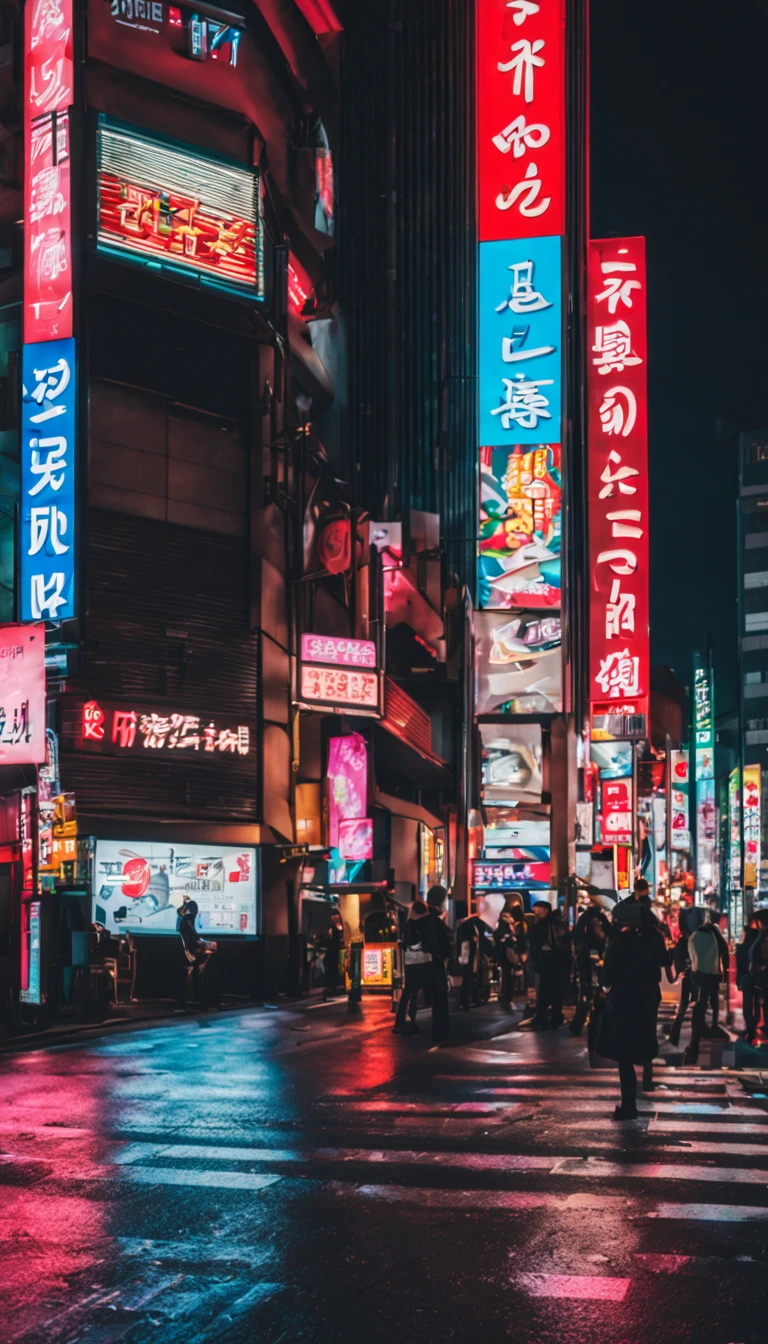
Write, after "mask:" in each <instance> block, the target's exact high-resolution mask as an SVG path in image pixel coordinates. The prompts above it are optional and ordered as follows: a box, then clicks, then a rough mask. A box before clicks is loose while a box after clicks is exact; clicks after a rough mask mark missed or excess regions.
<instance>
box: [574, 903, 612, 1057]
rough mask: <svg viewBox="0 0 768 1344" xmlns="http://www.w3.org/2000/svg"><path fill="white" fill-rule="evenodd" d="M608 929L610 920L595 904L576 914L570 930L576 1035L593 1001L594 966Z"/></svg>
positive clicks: (601, 955)
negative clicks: (572, 945) (573, 968)
mask: <svg viewBox="0 0 768 1344" xmlns="http://www.w3.org/2000/svg"><path fill="white" fill-rule="evenodd" d="M610 933H611V921H610V920H609V918H608V916H607V915H606V914H604V913H603V911H602V910H601V909H600V907H599V906H598V905H590V907H589V909H587V910H585V911H584V912H583V914H581V915H579V918H578V919H577V921H576V927H575V929H574V931H573V944H574V959H575V962H576V976H577V981H578V993H579V998H578V1003H577V1005H576V1012H575V1013H574V1016H573V1021H572V1022H571V1027H570V1031H571V1035H572V1036H580V1035H581V1032H582V1029H583V1027H584V1023H585V1022H586V1021H587V1018H588V1017H589V1016H590V1015H591V1012H592V1008H593V1003H594V985H593V980H594V968H595V965H597V966H599V967H601V966H602V964H603V960H604V958H605V949H606V947H607V945H608V938H609V936H610Z"/></svg>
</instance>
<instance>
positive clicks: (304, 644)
mask: <svg viewBox="0 0 768 1344" xmlns="http://www.w3.org/2000/svg"><path fill="white" fill-rule="evenodd" d="M301 656H302V658H303V660H304V662H305V663H341V664H343V665H344V666H345V667H375V666H376V645H375V644H374V642H373V640H372V639H338V638H336V637H335V636H334V635H302V637H301Z"/></svg>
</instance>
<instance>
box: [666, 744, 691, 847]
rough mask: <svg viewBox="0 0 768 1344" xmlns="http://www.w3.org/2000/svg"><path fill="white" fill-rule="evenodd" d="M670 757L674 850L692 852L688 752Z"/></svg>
mask: <svg viewBox="0 0 768 1344" xmlns="http://www.w3.org/2000/svg"><path fill="white" fill-rule="evenodd" d="M669 755H670V769H671V771H672V781H671V783H672V848H673V849H676V850H682V851H686V852H690V848H691V831H690V823H689V812H688V788H689V780H688V752H687V750H686V751H671V752H670V754H669Z"/></svg>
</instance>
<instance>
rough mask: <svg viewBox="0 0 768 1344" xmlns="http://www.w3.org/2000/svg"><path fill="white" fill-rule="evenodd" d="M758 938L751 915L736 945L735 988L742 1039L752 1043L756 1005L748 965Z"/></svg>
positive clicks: (756, 926) (756, 927) (754, 985)
mask: <svg viewBox="0 0 768 1344" xmlns="http://www.w3.org/2000/svg"><path fill="white" fill-rule="evenodd" d="M759 937H760V925H759V923H758V921H757V917H756V916H755V915H752V918H751V919H750V921H749V923H748V924H745V925H744V928H743V929H742V932H741V942H739V943H737V944H736V986H737V988H738V989H740V990H741V1011H742V1014H743V1017H744V1031H743V1033H742V1034H743V1037H744V1039H745V1040H746V1041H753V1040H754V1039H755V1037H756V1035H757V1019H758V1003H757V985H756V984H755V977H754V975H753V974H752V967H751V965H750V960H751V953H752V948H753V946H754V944H755V943H756V942H757V940H758V938H759Z"/></svg>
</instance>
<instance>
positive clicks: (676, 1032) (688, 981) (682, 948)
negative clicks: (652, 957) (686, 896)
mask: <svg viewBox="0 0 768 1344" xmlns="http://www.w3.org/2000/svg"><path fill="white" fill-rule="evenodd" d="M672 965H673V967H674V969H675V972H676V976H675V978H676V979H677V978H679V979H680V1002H679V1004H678V1007H677V1012H676V1013H675V1016H674V1019H673V1022H672V1026H671V1027H670V1029H669V1038H668V1039H669V1043H670V1045H679V1044H680V1032H681V1031H682V1029H683V1023H684V1022H685V1015H686V1013H687V1012H688V1005H689V1004H690V1003H693V1004H694V1006H695V1004H696V1000H697V999H698V997H699V991H698V989H697V987H696V985H695V984H694V983H693V976H692V972H691V958H690V956H689V955H688V934H687V933H686V932H685V930H681V932H680V936H679V938H678V940H677V942H676V943H675V946H674V948H673V950H672Z"/></svg>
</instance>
